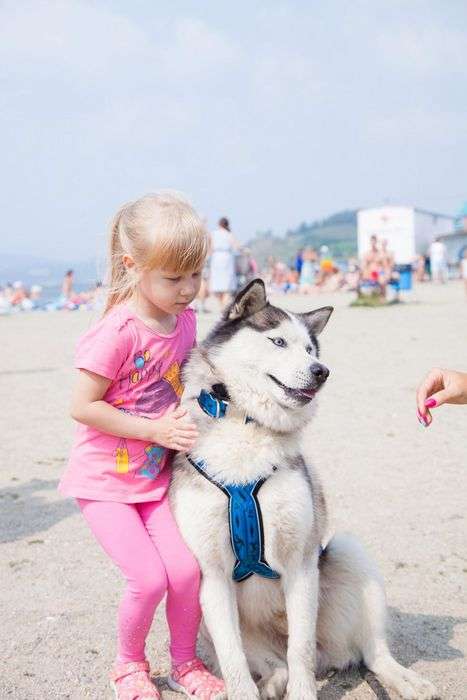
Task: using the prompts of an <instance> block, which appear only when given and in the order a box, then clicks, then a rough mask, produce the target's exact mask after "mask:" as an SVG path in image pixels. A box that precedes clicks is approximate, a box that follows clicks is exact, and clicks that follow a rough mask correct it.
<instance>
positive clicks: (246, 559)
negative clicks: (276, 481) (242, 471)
mask: <svg viewBox="0 0 467 700" xmlns="http://www.w3.org/2000/svg"><path fill="white" fill-rule="evenodd" d="M187 459H188V461H189V462H190V464H192V465H193V466H194V467H195V469H197V471H198V472H199V473H200V474H202V475H203V476H204V477H205V478H206V479H207V480H208V481H210V482H211V483H212V484H214V485H215V486H217V487H218V488H219V489H221V491H223V492H224V493H225V495H226V496H227V498H228V499H229V528H230V543H231V545H232V550H233V553H234V555H235V565H234V569H233V573H232V578H233V580H234V581H245V579H247V578H249V577H250V576H252V575H253V574H258V576H264V577H265V578H270V579H277V578H280V574H278V573H277V571H274V569H271V567H270V566H269V564H268V563H267V561H266V560H265V558H264V531H263V520H262V517H261V508H260V505H259V503H258V499H257V495H258V491H259V490H260V488H261V486H262V485H263V484H264V482H265V481H266V479H257V480H256V481H253V482H250V483H248V484H243V485H238V484H224V483H222V482H220V481H217V479H215V478H214V477H213V476H211V474H209V472H208V470H207V465H206V462H205V461H204V460H202V459H195V458H194V457H192V456H191V455H187Z"/></svg>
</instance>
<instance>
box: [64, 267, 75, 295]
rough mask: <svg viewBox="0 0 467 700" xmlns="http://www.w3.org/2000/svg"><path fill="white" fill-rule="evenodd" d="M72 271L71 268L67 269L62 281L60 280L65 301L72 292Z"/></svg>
mask: <svg viewBox="0 0 467 700" xmlns="http://www.w3.org/2000/svg"><path fill="white" fill-rule="evenodd" d="M74 275H75V273H74V271H73V270H67V271H66V272H65V276H64V277H63V282H62V297H63V298H64V299H65V301H67V300H68V299H70V298H71V297H72V296H73V294H74V291H73V279H74Z"/></svg>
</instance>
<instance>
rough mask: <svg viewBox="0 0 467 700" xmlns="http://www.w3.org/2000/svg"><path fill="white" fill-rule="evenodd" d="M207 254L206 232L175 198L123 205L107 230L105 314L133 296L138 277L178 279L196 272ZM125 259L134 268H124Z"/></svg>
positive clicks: (178, 197) (160, 197)
mask: <svg viewBox="0 0 467 700" xmlns="http://www.w3.org/2000/svg"><path fill="white" fill-rule="evenodd" d="M207 252H208V236H207V232H206V229H205V226H204V224H203V222H202V221H201V219H200V217H199V216H198V214H197V213H196V212H195V210H194V209H193V207H192V206H191V204H190V203H189V202H188V201H187V200H186V199H185V198H184V197H183V196H182V195H180V194H179V193H178V192H156V193H155V194H147V195H145V196H144V197H141V198H140V199H137V200H135V201H134V202H127V203H126V204H124V205H123V206H122V207H120V209H119V210H118V212H117V213H116V215H115V216H114V218H113V220H112V222H111V225H110V245H109V257H110V265H109V280H108V283H109V290H108V295H107V303H106V306H105V310H104V313H107V311H109V310H110V309H111V308H112V307H113V306H115V305H116V304H121V303H122V302H124V301H126V300H127V299H129V298H130V297H131V296H132V295H133V293H134V291H135V289H136V287H137V284H138V273H139V272H141V271H144V270H153V269H154V268H156V267H157V268H161V269H164V270H169V271H170V272H180V273H184V272H188V271H189V270H196V269H198V268H200V267H201V266H202V265H203V263H204V260H205V258H206V255H207ZM125 255H130V256H131V257H132V258H133V260H134V261H135V266H134V267H133V268H128V267H126V266H125V265H124V263H123V257H124V256H125Z"/></svg>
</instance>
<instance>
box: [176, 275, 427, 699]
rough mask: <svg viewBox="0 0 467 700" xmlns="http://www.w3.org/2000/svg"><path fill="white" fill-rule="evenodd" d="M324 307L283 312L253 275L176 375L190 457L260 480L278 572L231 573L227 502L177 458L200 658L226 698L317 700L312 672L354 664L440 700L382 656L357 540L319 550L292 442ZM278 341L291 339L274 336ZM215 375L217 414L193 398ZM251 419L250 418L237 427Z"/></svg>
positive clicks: (216, 472)
mask: <svg viewBox="0 0 467 700" xmlns="http://www.w3.org/2000/svg"><path fill="white" fill-rule="evenodd" d="M331 312H332V309H331V308H329V307H325V308H324V309H318V310H317V311H314V312H311V313H309V314H291V313H288V312H286V311H283V310H281V309H278V308H276V307H273V306H271V305H270V304H269V303H268V302H267V300H266V295H265V290H264V285H263V284H262V282H261V281H259V280H256V281H254V282H252V283H250V285H248V287H247V288H246V289H245V290H243V291H242V292H241V293H240V294H239V295H238V296H237V298H236V299H235V301H234V302H233V303H232V305H231V306H230V307H229V308H228V309H227V311H226V312H225V314H224V317H223V319H222V321H221V322H220V323H219V324H218V325H217V327H216V328H215V329H214V330H213V331H212V332H211V334H210V335H209V336H208V338H207V339H206V341H205V342H204V343H203V344H202V345H201V346H200V347H199V348H197V349H195V350H194V352H193V355H192V357H191V359H190V361H189V363H188V365H187V367H186V370H185V378H186V386H185V393H184V398H183V405H184V406H186V407H187V408H188V409H189V410H190V413H191V415H192V418H193V419H194V420H195V421H196V423H197V425H198V428H199V432H200V438H199V440H198V442H197V445H196V450H195V451H194V456H195V457H201V458H203V459H204V460H205V461H206V463H207V465H208V468H209V470H210V472H211V473H212V475H213V476H215V477H216V478H217V479H218V480H220V481H225V482H231V483H232V482H233V483H241V482H249V481H252V480H254V479H257V478H259V477H267V480H266V482H265V484H264V485H263V486H262V488H261V490H260V492H259V496H258V498H259V502H260V504H261V509H262V516H263V526H264V533H265V557H266V560H267V562H268V563H269V565H270V566H271V567H272V568H273V569H274V570H275V571H278V572H279V573H280V575H281V578H280V579H279V580H267V579H264V578H261V577H259V576H257V575H254V576H252V577H250V578H249V579H247V580H246V581H244V582H242V583H234V582H233V581H232V569H233V565H234V556H233V553H232V550H231V547H230V540H229V525H228V519H227V498H226V496H225V495H224V494H223V493H222V492H221V491H220V490H219V489H218V488H216V486H214V485H213V484H211V483H209V482H208V481H207V480H206V479H204V478H203V477H202V476H201V475H199V474H198V472H197V471H196V470H195V469H194V468H193V467H192V466H191V465H190V464H189V463H188V461H187V460H186V457H185V456H183V455H180V454H179V455H178V456H177V458H176V460H175V465H174V476H173V480H172V484H171V489H170V496H171V500H172V506H173V509H174V513H175V516H176V519H177V522H178V524H179V527H180V529H181V531H182V534H183V536H184V538H185V540H186V542H187V543H188V545H189V546H190V548H191V549H192V551H193V553H194V554H195V556H196V557H197V559H198V562H199V564H200V567H201V571H202V576H203V578H202V585H201V604H202V609H203V616H204V619H203V625H202V628H201V632H200V638H199V644H200V648H201V653H202V655H203V656H204V658H205V660H206V661H207V663H208V664H209V665H210V666H211V668H213V669H214V670H215V671H217V672H220V673H222V676H223V678H224V680H225V682H226V688H227V697H228V698H229V699H231V700H253V699H254V698H259V697H261V698H269V699H271V700H272V699H279V698H283V697H287V698H288V699H289V700H315V698H316V684H315V673H323V672H325V671H326V670H327V669H330V668H337V669H343V668H346V667H347V666H349V665H350V664H354V663H359V662H360V661H362V660H363V661H364V663H365V664H366V665H367V667H368V668H369V669H370V670H371V671H373V672H374V673H375V674H376V676H377V678H378V679H379V680H380V681H381V682H382V683H383V684H385V685H387V686H389V687H391V688H394V689H395V690H396V691H398V692H399V694H400V695H401V696H402V697H403V698H406V699H407V700H408V699H409V698H413V699H415V698H417V699H420V700H421V699H429V698H434V697H436V691H435V689H434V687H433V686H432V685H431V683H429V682H427V681H425V680H423V679H422V678H420V676H418V675H417V674H416V673H415V672H413V671H411V670H408V669H406V668H404V667H403V666H401V665H400V664H398V663H397V662H396V661H395V659H394V658H393V657H392V656H391V654H390V652H389V649H388V646H387V643H386V638H385V618H386V605H385V597H384V589H383V583H382V581H381V578H380V576H379V574H378V572H377V570H376V567H375V565H374V564H373V562H372V561H371V560H370V559H369V557H368V556H367V554H366V553H365V551H364V550H363V548H362V546H361V545H360V544H359V542H358V541H357V540H356V539H354V538H353V537H351V536H344V535H335V536H334V537H332V539H331V540H330V541H329V542H328V543H327V546H326V549H325V553H324V555H323V556H322V557H321V558H318V551H319V546H320V544H324V538H325V535H326V528H327V522H326V507H325V499H324V495H323V491H322V488H321V484H320V480H319V478H318V475H317V474H316V472H315V470H314V469H313V468H311V467H309V466H306V465H305V462H304V460H303V457H302V456H301V454H300V448H299V445H300V435H301V431H302V429H303V427H304V426H305V425H306V424H307V423H308V422H309V420H310V419H311V417H312V415H313V412H314V409H315V403H316V399H313V400H311V401H310V400H309V396H312V395H313V391H314V389H316V390H317V389H318V386H317V384H316V377H315V375H314V374H313V373H312V370H311V367H312V366H314V367H316V363H317V362H318V360H317V357H318V341H317V339H316V336H317V335H318V334H319V333H320V332H321V331H322V329H323V328H324V326H325V325H326V323H327V321H328V319H329V316H330V314H331ZM278 337H281V338H282V339H283V340H284V341H285V342H286V345H282V344H281V345H276V344H275V343H277V342H278V341H277V338H278ZM274 339H276V340H274ZM271 375H273V376H274V377H275V380H273V379H271ZM277 381H279V382H280V383H281V384H282V386H284V385H285V386H286V387H290V388H291V391H286V390H283V389H282V388H281V385H280V384H278V383H277ZM217 383H223V384H225V386H226V388H227V390H228V392H229V395H230V397H231V401H232V403H231V405H230V408H229V412H228V415H227V417H226V418H224V419H222V420H215V419H213V418H211V417H210V416H207V415H205V414H204V413H203V412H202V410H201V409H200V408H199V406H198V404H197V400H196V399H197V396H198V395H199V392H200V391H201V389H207V390H209V389H210V387H211V386H212V385H214V384H217ZM302 391H303V392H308V394H309V396H308V398H307V396H306V395H305V394H302V393H300V392H302ZM291 392H292V393H291ZM293 392H296V394H293ZM246 414H248V415H249V416H251V417H252V418H253V419H254V422H249V423H245V421H244V417H245V415H246ZM222 697H224V696H222Z"/></svg>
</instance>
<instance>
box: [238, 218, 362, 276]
mask: <svg viewBox="0 0 467 700" xmlns="http://www.w3.org/2000/svg"><path fill="white" fill-rule="evenodd" d="M322 245H327V246H329V248H330V250H331V253H332V255H333V257H334V258H347V257H349V256H351V255H355V254H356V252H357V211H356V210H352V211H350V210H347V211H342V212H338V213H337V214H333V215H332V216H329V217H327V218H326V219H322V220H319V221H313V222H312V223H307V222H303V223H302V224H300V226H298V227H297V228H296V229H291V230H289V231H287V232H286V234H285V236H274V235H273V233H272V232H271V231H259V232H258V233H257V234H256V236H255V237H254V238H253V239H252V240H251V241H249V242H248V247H249V248H251V251H252V254H253V257H254V258H255V259H256V260H257V262H258V263H259V265H260V266H262V265H264V263H265V262H266V260H267V259H268V257H269V256H271V255H272V256H274V257H275V258H276V259H278V260H283V261H284V262H287V263H291V262H292V261H293V260H294V258H295V255H296V253H297V250H299V249H300V248H306V247H312V248H319V247H320V246H322Z"/></svg>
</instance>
